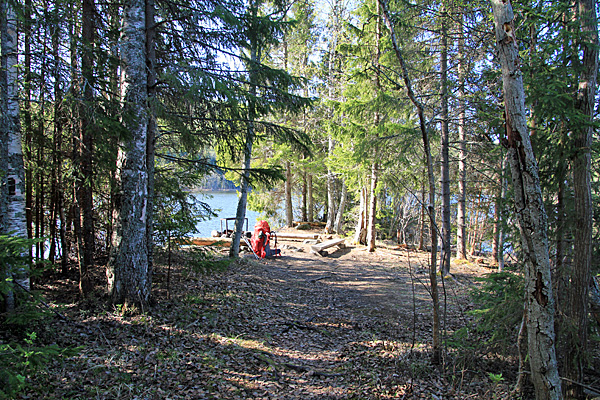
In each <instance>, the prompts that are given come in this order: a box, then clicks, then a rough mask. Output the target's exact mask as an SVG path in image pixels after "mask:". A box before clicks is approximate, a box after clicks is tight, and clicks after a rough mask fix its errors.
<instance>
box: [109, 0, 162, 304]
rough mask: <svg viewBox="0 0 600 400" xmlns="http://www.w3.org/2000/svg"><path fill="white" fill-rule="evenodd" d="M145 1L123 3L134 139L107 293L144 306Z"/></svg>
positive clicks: (125, 148) (123, 150) (121, 163)
mask: <svg viewBox="0 0 600 400" xmlns="http://www.w3.org/2000/svg"><path fill="white" fill-rule="evenodd" d="M145 8H146V4H145V0H127V1H126V2H125V4H124V12H123V14H124V17H123V18H124V21H123V34H122V37H121V40H122V48H121V49H122V51H121V57H122V62H123V64H122V71H123V73H122V77H123V83H122V90H123V124H124V125H125V128H126V129H127V131H128V132H129V134H130V137H129V138H127V140H126V141H125V142H124V143H121V146H120V150H119V157H118V165H117V168H118V175H117V182H118V184H119V194H118V198H117V201H116V209H115V221H116V222H115V227H116V229H115V233H114V240H113V251H112V252H111V257H110V260H109V264H108V270H107V277H108V288H109V293H110V295H111V300H112V301H113V303H133V304H141V305H142V306H144V305H145V304H147V303H148V301H149V300H150V295H151V287H152V275H151V274H150V273H151V271H150V270H149V269H148V236H147V229H148V226H147V221H148V219H147V213H148V211H147V207H148V206H149V204H148V167H147V164H146V151H147V139H148V114H149V112H148V106H147V102H148V74H147V69H146V68H147V65H146V54H145V53H146V23H145V21H146V15H145Z"/></svg>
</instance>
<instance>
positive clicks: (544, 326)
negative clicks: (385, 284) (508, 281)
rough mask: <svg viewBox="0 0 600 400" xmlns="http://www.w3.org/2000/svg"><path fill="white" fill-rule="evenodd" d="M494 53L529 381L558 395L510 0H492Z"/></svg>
mask: <svg viewBox="0 0 600 400" xmlns="http://www.w3.org/2000/svg"><path fill="white" fill-rule="evenodd" d="M492 6H493V10H494V20H495V33H496V41H497V46H498V57H499V61H500V64H501V67H502V83H503V92H504V107H505V115H506V135H507V138H506V143H505V144H506V146H507V147H508V160H509V164H510V169H511V174H512V182H513V187H514V200H515V213H516V214H517V219H518V221H519V228H520V231H521V243H522V247H523V255H524V264H525V302H526V305H525V307H526V312H527V333H528V348H529V364H530V367H531V379H532V381H533V384H534V386H535V393H536V396H535V397H536V399H538V400H541V399H560V398H562V394H561V382H560V377H559V375H558V367H557V363H556V350H555V347H554V340H555V334H554V297H553V295H552V282H551V279H550V260H549V251H548V235H547V231H548V222H547V216H546V211H545V209H544V203H543V199H542V191H541V188H540V180H539V176H538V165H537V161H536V159H535V157H534V154H533V149H532V147H531V141H530V138H529V131H528V128H527V120H526V112H525V90H524V88H523V76H522V72H521V70H520V68H519V56H518V48H517V44H516V36H515V28H514V14H513V10H512V5H511V2H510V1H509V0H492Z"/></svg>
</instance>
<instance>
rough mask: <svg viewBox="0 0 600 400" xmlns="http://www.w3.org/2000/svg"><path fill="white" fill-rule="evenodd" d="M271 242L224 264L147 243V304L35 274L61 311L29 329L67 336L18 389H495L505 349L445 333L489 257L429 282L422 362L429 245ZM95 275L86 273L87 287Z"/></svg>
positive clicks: (423, 392)
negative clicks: (439, 336) (439, 358)
mask: <svg viewBox="0 0 600 400" xmlns="http://www.w3.org/2000/svg"><path fill="white" fill-rule="evenodd" d="M278 246H279V248H281V249H282V253H283V255H282V257H277V258H272V259H265V260H257V259H256V258H255V257H254V256H253V255H252V254H251V253H245V254H243V255H242V257H241V258H240V259H239V260H238V261H235V262H233V263H232V264H229V265H228V266H226V267H225V266H224V265H225V264H226V263H227V262H229V260H228V259H227V258H222V259H221V258H218V256H217V258H216V259H215V260H213V261H210V262H208V263H207V264H203V263H195V264H194V263H191V262H190V261H189V260H190V258H189V251H190V250H189V249H188V251H187V252H186V251H183V252H180V253H177V254H173V255H172V256H171V268H170V272H169V268H168V265H167V262H168V261H167V257H165V256H161V257H160V258H159V259H157V264H158V265H157V266H156V271H155V274H154V288H153V293H154V304H153V305H152V306H151V309H149V310H138V309H135V308H129V309H127V308H126V307H112V306H106V304H107V302H106V299H103V298H101V297H95V298H94V297H92V298H90V299H89V300H86V301H81V302H79V301H78V290H77V280H76V279H75V278H73V279H63V280H50V279H46V280H45V282H51V283H47V284H44V285H41V286H38V287H36V289H37V290H41V291H42V292H43V293H44V295H45V296H46V298H47V301H48V302H49V303H50V304H52V305H55V306H53V307H55V310H56V311H58V312H60V314H61V315H62V316H63V317H64V318H65V319H62V318H61V317H58V316H56V315H54V316H53V317H51V318H50V319H47V320H46V321H45V322H44V323H43V324H42V325H40V326H38V327H37V328H36V329H38V330H37V338H38V340H39V341H40V343H41V342H45V341H50V342H54V343H56V344H58V345H59V346H60V347H63V348H64V347H68V346H81V347H80V349H79V350H78V352H77V354H76V355H75V356H73V357H63V358H59V359H57V360H55V361H53V362H52V363H51V364H50V365H48V366H47V367H46V368H44V369H43V370H41V371H38V372H37V373H36V374H35V375H32V376H27V377H26V379H27V381H28V386H27V391H26V392H24V393H22V394H21V396H20V398H46V399H61V398H68V399H78V398H81V399H91V398H94V399H420V398H423V399H425V398H426V399H469V398H472V399H494V398H496V399H504V398H508V397H509V392H510V390H512V385H513V384H514V383H515V380H516V372H517V366H518V364H517V360H516V359H514V358H511V357H508V358H507V357H505V356H500V355H498V354H496V353H494V352H493V351H491V350H489V349H490V348H491V347H489V346H488V345H487V344H486V342H485V341H486V340H487V339H488V338H486V337H485V335H479V336H477V340H478V341H479V342H478V343H476V345H472V344H469V342H468V338H465V339H464V340H463V343H462V344H460V343H459V344H456V343H455V342H456V340H454V341H451V340H449V339H450V338H451V337H452V333H453V332H455V331H457V330H459V329H460V328H464V327H472V326H473V325H472V321H473V316H472V315H471V314H470V313H469V311H470V310H472V309H473V303H472V301H471V298H470V296H469V292H470V291H471V290H472V289H474V288H476V287H477V286H478V285H479V284H480V283H479V281H478V278H479V277H481V276H484V275H485V274H488V273H490V272H492V271H493V269H492V268H490V267H489V266H486V265H485V264H476V263H463V264H460V265H458V264H457V265H455V264H453V265H452V271H451V273H452V277H451V278H450V279H445V280H444V281H443V282H442V284H443V286H442V292H441V293H442V296H441V297H442V299H443V303H442V306H443V313H444V320H443V328H444V332H445V339H447V340H446V342H447V343H450V342H452V343H455V344H454V345H452V346H450V345H447V346H445V348H444V363H443V366H433V365H432V364H431V362H430V345H431V343H430V342H431V340H430V336H431V324H432V322H431V300H430V296H429V294H428V287H429V281H428V267H427V258H428V256H429V253H426V252H419V251H416V250H414V249H408V248H403V247H402V246H398V245H395V244H392V243H388V244H383V243H382V244H381V245H380V246H379V247H378V248H377V250H376V251H375V252H373V253H369V252H367V251H366V248H364V247H360V246H359V247H355V246H351V245H348V246H346V247H345V248H341V249H340V248H331V249H328V250H327V252H328V254H326V255H324V256H321V255H317V254H312V253H311V252H310V245H308V244H303V243H302V242H299V241H294V242H292V241H285V242H284V241H280V242H279V244H278ZM221 251H223V250H221ZM475 261H477V260H475ZM478 261H479V262H480V263H481V262H485V259H483V258H482V259H480V260H478ZM208 264H210V267H209V268H208V270H207V269H206V266H207V265H208ZM220 264H222V265H223V267H222V268H220V267H219V265H220ZM98 270H99V271H100V269H98ZM167 279H168V281H169V282H168V284H169V287H167ZM104 282H105V280H103V277H102V276H101V275H98V276H97V280H96V283H97V284H98V285H99V286H98V287H97V288H96V289H97V290H96V293H101V289H102V287H101V285H104V284H105V283H104ZM469 329H470V328H469ZM473 337H475V336H473ZM459 348H460V350H458V349H459ZM486 349H488V350H486Z"/></svg>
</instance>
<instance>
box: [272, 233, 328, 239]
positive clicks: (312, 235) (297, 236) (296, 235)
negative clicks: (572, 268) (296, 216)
mask: <svg viewBox="0 0 600 400" xmlns="http://www.w3.org/2000/svg"><path fill="white" fill-rule="evenodd" d="M276 235H277V239H296V240H306V239H318V238H319V235H318V234H316V233H290V232H277V233H276Z"/></svg>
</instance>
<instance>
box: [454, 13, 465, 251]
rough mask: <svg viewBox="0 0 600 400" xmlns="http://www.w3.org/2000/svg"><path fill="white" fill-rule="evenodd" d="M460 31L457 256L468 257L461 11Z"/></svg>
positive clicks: (463, 57) (463, 59)
mask: <svg viewBox="0 0 600 400" xmlns="http://www.w3.org/2000/svg"><path fill="white" fill-rule="evenodd" d="M459 18H460V19H459V32H458V152H459V153H458V202H457V203H458V204H457V210H456V225H457V226H456V258H457V259H459V260H466V259H467V232H466V221H465V219H466V198H467V145H466V142H467V137H466V124H467V118H466V104H465V103H466V101H465V99H466V93H465V75H466V70H467V67H466V60H465V48H464V47H465V36H464V27H463V21H464V16H463V14H462V13H461V15H460V17H459Z"/></svg>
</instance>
